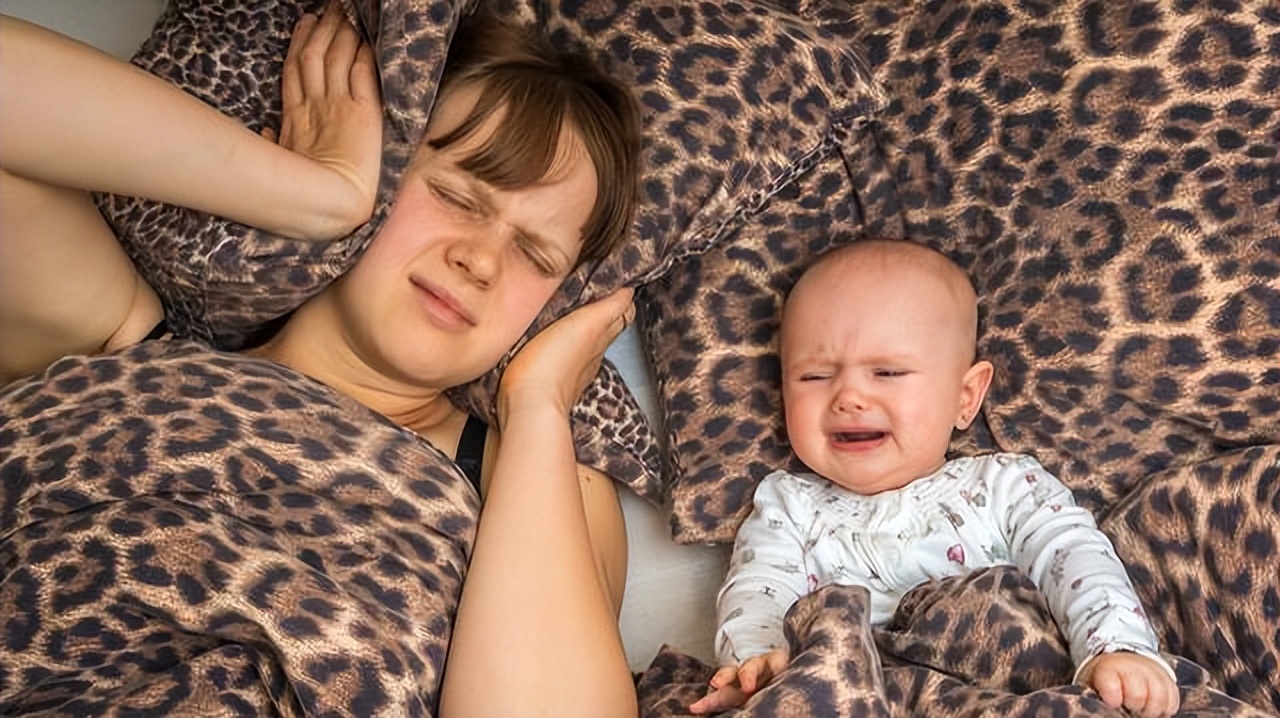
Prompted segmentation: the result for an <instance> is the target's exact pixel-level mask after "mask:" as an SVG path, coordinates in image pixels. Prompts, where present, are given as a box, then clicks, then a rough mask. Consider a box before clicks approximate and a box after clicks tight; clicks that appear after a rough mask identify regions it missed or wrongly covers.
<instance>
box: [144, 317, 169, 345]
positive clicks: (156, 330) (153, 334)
mask: <svg viewBox="0 0 1280 718" xmlns="http://www.w3.org/2000/svg"><path fill="white" fill-rule="evenodd" d="M168 333H169V320H167V319H161V320H160V323H159V324H157V325H155V326H154V327H152V328H151V331H149V332H147V336H146V337H144V338H143V340H142V341H144V342H149V341H151V340H153V339H163V338H164V336H165V335H166V334H168Z"/></svg>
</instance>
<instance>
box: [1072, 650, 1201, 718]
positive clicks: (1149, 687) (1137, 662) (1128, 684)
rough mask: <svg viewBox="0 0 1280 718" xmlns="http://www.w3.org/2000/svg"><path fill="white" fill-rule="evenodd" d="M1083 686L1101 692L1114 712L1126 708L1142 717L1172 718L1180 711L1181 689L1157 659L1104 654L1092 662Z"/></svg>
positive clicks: (1125, 653)
mask: <svg viewBox="0 0 1280 718" xmlns="http://www.w3.org/2000/svg"><path fill="white" fill-rule="evenodd" d="M1079 681H1080V683H1081V684H1083V685H1086V686H1088V687H1090V688H1092V689H1094V690H1095V691H1097V692H1098V695H1100V696H1102V702H1103V703H1106V704H1107V705H1109V706H1111V707H1112V708H1120V707H1121V706H1124V707H1125V708H1128V709H1129V710H1131V711H1133V712H1134V713H1137V714H1138V715H1141V716H1147V717H1148V718H1150V717H1152V716H1171V715H1173V714H1174V713H1176V712H1177V711H1178V685H1177V684H1176V683H1174V682H1173V679H1172V678H1170V677H1169V672H1168V671H1166V670H1165V669H1164V668H1163V667H1162V666H1161V665H1160V664H1159V663H1157V662H1156V661H1155V660H1154V659H1151V658H1148V657H1146V656H1144V655H1141V654H1138V653H1130V652H1127V651H1119V652H1116V653H1104V654H1102V655H1100V656H1097V657H1095V658H1094V659H1093V660H1091V661H1089V664H1088V665H1087V666H1085V672H1084V674H1083V675H1081V676H1080V679H1079Z"/></svg>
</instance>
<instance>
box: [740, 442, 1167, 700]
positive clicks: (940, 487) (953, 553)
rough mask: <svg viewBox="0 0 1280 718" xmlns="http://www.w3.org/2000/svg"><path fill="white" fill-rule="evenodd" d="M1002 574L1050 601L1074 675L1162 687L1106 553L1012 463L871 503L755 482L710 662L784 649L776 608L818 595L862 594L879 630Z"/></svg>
mask: <svg viewBox="0 0 1280 718" xmlns="http://www.w3.org/2000/svg"><path fill="white" fill-rule="evenodd" d="M999 565H1011V566H1017V567H1018V568H1019V569H1021V570H1022V571H1023V572H1024V573H1026V574H1027V575H1028V576H1030V577H1031V580H1032V581H1033V582H1035V584H1036V586H1038V587H1039V588H1040V590H1041V591H1042V592H1043V593H1044V594H1045V596H1046V597H1047V598H1048V603H1049V609H1050V611H1051V612H1052V614H1053V617H1054V620H1055V621H1056V622H1057V623H1058V626H1059V628H1060V629H1061V630H1062V632H1063V634H1064V635H1065V636H1066V637H1067V640H1068V642H1069V644H1070V646H1071V658H1072V660H1073V661H1074V662H1075V665H1076V667H1077V675H1078V673H1079V670H1080V669H1082V668H1083V667H1084V665H1085V663H1086V662H1088V660H1089V659H1091V658H1093V657H1094V656H1097V655H1099V654H1102V653H1110V652H1113V651H1118V650H1124V651H1133V652H1135V653H1140V654H1142V655H1145V656H1148V657H1150V658H1153V659H1155V660H1157V661H1158V662H1160V664H1161V665H1163V666H1164V667H1165V668H1166V670H1168V671H1169V673H1170V675H1173V669H1172V668H1170V667H1169V666H1168V664H1167V663H1166V662H1165V661H1164V659H1163V658H1162V657H1161V656H1160V652H1159V642H1158V640H1157V638H1156V635H1155V631H1154V630H1153V629H1152V627H1151V625H1150V623H1149V622H1148V621H1147V619H1146V614H1145V613H1144V612H1143V610H1142V604H1141V602H1140V601H1139V600H1138V597H1137V595H1136V593H1135V592H1134V590H1133V585H1132V584H1131V583H1130V582H1129V577H1128V574H1127V573H1125V569H1124V566H1123V564H1121V562H1120V560H1119V558H1117V557H1116V554H1115V549H1114V548H1113V547H1112V545H1111V542H1110V540H1108V539H1107V537H1106V536H1105V535H1104V534H1103V533H1102V532H1101V531H1099V530H1098V527H1097V524H1096V523H1095V522H1094V519H1093V516H1092V515H1091V514H1090V513H1089V512H1088V511H1086V510H1085V509H1083V508H1080V507H1079V506H1077V505H1076V504H1075V500H1074V499H1073V498H1072V496H1071V491H1070V490H1069V489H1068V488H1067V487H1066V486H1064V485H1063V484H1062V483H1061V482H1060V481H1058V480H1057V478H1055V477H1054V476H1053V475H1052V474H1050V473H1049V472H1048V471H1046V470H1045V469H1044V467H1042V466H1041V465H1040V463H1039V462H1037V461H1036V460H1035V459H1034V458H1032V457H1030V456H1025V455H1021V454H988V455H985V456H978V457H966V458H960V459H955V460H952V461H949V462H947V463H946V464H945V465H943V467H942V468H941V469H939V470H938V471H937V472H936V473H934V474H932V475H930V476H926V477H924V478H921V479H917V480H916V481H913V482H911V483H910V484H908V485H907V486H904V487H903V488H901V489H897V490H894V491H886V492H882V493H879V494H875V495H872V496H863V495H860V494H856V493H853V492H851V491H848V490H846V489H844V488H842V487H840V486H838V485H836V484H834V483H832V482H830V481H827V480H826V479H824V478H822V477H820V476H817V475H816V474H791V473H788V472H785V471H776V472H774V473H772V474H770V475H769V476H767V477H765V479H764V481H763V482H761V484H760V486H759V487H758V488H757V490H756V494H755V509H754V511H752V513H751V515H750V516H749V517H748V518H747V520H746V521H745V522H744V523H743V524H742V527H741V528H740V529H739V530H738V536H737V541H736V543H735V545H734V550H733V558H732V560H731V561H730V565H729V574H728V576H727V577H726V579H725V583H724V586H723V587H722V588H721V590H720V595H719V600H718V602H717V613H718V620H719V625H720V629H719V631H718V632H717V635H716V654H717V657H718V658H719V660H720V663H721V664H722V665H734V664H738V663H740V662H741V661H743V660H745V659H747V658H750V657H751V656H755V655H759V654H761V653H767V652H768V651H770V650H772V649H774V648H783V647H786V645H787V644H786V638H785V637H784V635H783V628H782V626H783V617H784V616H785V615H786V612H787V609H788V608H790V607H791V605H792V604H794V603H795V602H796V601H797V600H799V599H800V597H801V596H804V595H806V594H808V593H812V592H813V591H816V590H817V589H818V588H820V587H822V586H826V585H828V584H841V585H860V586H865V587H866V588H867V590H868V591H869V592H870V593H871V622H872V623H873V624H876V625H879V624H883V623H885V622H887V621H888V620H889V619H890V618H892V616H893V613H894V611H895V610H896V609H897V607H898V603H899V602H900V601H901V599H902V597H903V596H904V595H905V594H906V593H907V592H908V591H910V590H911V589H912V588H915V587H916V586H919V585H920V584H922V583H925V582H927V581H929V580H931V579H939V578H946V577H948V576H958V575H964V574H967V573H970V572H972V571H975V570H978V569H982V568H987V567H990V566H999ZM1175 679H1176V677H1175Z"/></svg>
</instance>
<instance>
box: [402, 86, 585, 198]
mask: <svg viewBox="0 0 1280 718" xmlns="http://www.w3.org/2000/svg"><path fill="white" fill-rule="evenodd" d="M484 90H485V87H484V85H483V84H482V83H479V82H472V83H467V84H462V85H457V86H454V87H451V88H448V89H447V90H445V91H444V92H442V93H441V94H440V96H439V97H438V98H437V99H436V105H435V107H434V109H433V110H432V113H431V119H430V121H429V122H428V125H427V133H426V137H425V138H424V144H426V143H428V142H432V141H435V140H439V139H440V138H442V137H445V136H447V135H449V134H450V133H452V132H454V131H455V130H457V129H458V128H460V127H461V126H462V125H463V123H465V122H466V121H467V120H468V118H470V117H471V115H472V112H473V110H474V109H475V107H476V103H477V102H478V101H479V100H480V98H481V95H482V94H483V93H484ZM508 110H509V106H508V104H507V103H505V102H502V101H499V103H498V104H497V105H495V106H494V107H493V110H492V112H490V113H489V114H488V115H487V116H486V117H485V118H484V119H483V120H481V121H480V123H479V124H478V125H477V126H476V127H475V128H474V129H473V130H472V131H470V132H468V133H467V134H466V135H465V136H462V137H459V138H457V139H456V140H454V141H452V142H451V143H450V144H449V145H448V146H447V147H443V148H440V151H439V153H440V154H441V155H443V157H444V158H447V159H450V160H453V161H454V163H455V164H461V163H465V160H466V159H468V158H471V157H473V156H475V155H476V154H477V153H479V152H481V151H482V150H483V149H484V148H485V147H486V145H487V144H490V143H493V142H494V141H495V136H496V135H497V133H499V132H501V133H503V134H505V135H507V137H503V138H501V139H500V140H499V142H506V143H510V142H521V141H522V138H521V137H519V136H515V137H513V136H511V135H512V134H516V135H521V134H525V133H522V132H520V131H519V130H517V129H513V128H511V127H509V126H508V125H507V115H508ZM554 152H555V154H554V156H552V157H551V161H550V164H549V166H547V168H546V171H545V172H543V173H542V176H541V177H539V178H538V179H537V180H536V181H535V182H532V183H531V184H555V183H558V182H560V181H563V180H565V179H566V178H567V177H569V176H570V175H574V174H577V173H578V172H579V171H580V166H581V165H584V164H585V165H588V166H589V169H590V171H591V172H592V174H593V175H594V171H595V167H594V163H592V162H591V156H590V153H588V152H587V148H586V143H585V142H584V141H583V139H582V137H581V136H580V134H579V132H578V130H577V128H576V127H574V126H573V123H572V122H567V121H566V122H563V123H561V126H560V127H559V128H557V137H556V139H555V150H554ZM504 154H505V153H504ZM521 160H524V161H527V160H528V157H522V158H521ZM521 160H516V159H514V158H512V161H513V162H515V163H517V164H519V163H520V162H521ZM597 179H598V178H597Z"/></svg>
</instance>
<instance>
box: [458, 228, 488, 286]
mask: <svg viewBox="0 0 1280 718" xmlns="http://www.w3.org/2000/svg"><path fill="white" fill-rule="evenodd" d="M501 251H502V237H501V236H499V232H498V231H497V230H493V229H489V228H486V229H484V230H480V229H474V230H470V231H468V232H466V233H465V234H463V235H461V236H459V237H457V238H456V239H455V240H454V242H453V243H452V244H451V245H450V246H449V252H448V255H447V256H448V259H449V263H450V264H451V265H453V266H454V267H457V268H458V269H460V270H462V272H463V273H464V274H466V275H467V277H468V278H469V279H470V280H471V281H473V282H475V283H476V284H478V285H480V286H481V287H486V288H487V287H488V286H489V285H490V284H491V283H492V282H493V280H494V277H496V276H497V273H498V266H499V262H500V261H501Z"/></svg>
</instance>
